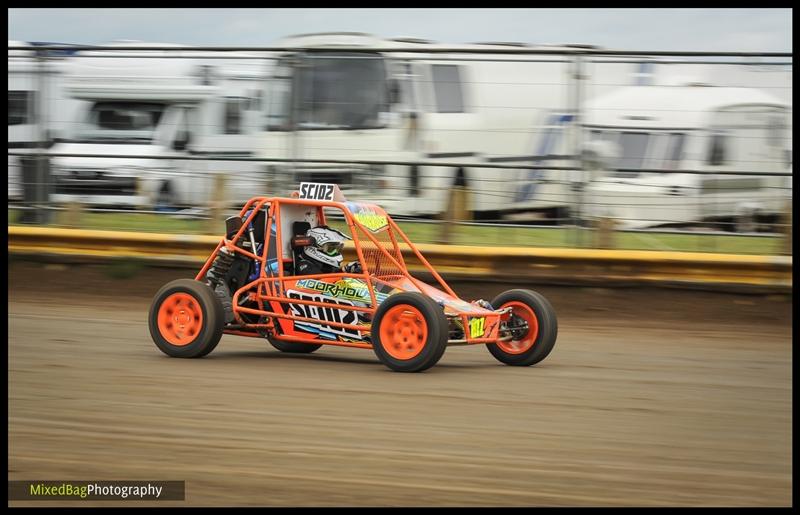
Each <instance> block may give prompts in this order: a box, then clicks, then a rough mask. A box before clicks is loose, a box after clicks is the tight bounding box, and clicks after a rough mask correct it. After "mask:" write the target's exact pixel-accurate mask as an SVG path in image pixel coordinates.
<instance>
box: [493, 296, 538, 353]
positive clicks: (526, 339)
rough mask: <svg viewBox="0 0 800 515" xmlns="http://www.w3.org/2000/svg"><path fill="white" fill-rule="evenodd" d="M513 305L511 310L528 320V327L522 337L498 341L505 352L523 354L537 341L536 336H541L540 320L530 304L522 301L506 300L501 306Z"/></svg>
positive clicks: (498, 344)
mask: <svg viewBox="0 0 800 515" xmlns="http://www.w3.org/2000/svg"><path fill="white" fill-rule="evenodd" d="M507 307H511V312H512V313H513V314H514V315H516V316H518V317H519V318H521V319H522V320H524V321H525V322H527V324H528V329H527V330H526V331H525V334H523V335H522V336H521V337H519V338H518V339H516V340H510V341H507V342H497V346H498V347H500V348H501V349H502V350H503V352H507V353H509V354H522V353H523V352H525V351H527V350H529V349H530V348H531V347H533V345H534V344H535V343H536V337H537V336H539V321H538V319H537V318H536V313H534V312H533V310H532V309H531V307H530V306H528V305H527V304H524V303H522V302H517V301H511V302H506V303H505V304H503V305H502V306H501V308H507Z"/></svg>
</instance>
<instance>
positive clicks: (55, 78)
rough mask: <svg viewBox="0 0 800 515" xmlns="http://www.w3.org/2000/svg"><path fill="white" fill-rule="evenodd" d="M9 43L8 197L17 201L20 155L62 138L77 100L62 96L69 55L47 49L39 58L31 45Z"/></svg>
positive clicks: (21, 189)
mask: <svg viewBox="0 0 800 515" xmlns="http://www.w3.org/2000/svg"><path fill="white" fill-rule="evenodd" d="M8 46H9V48H11V47H16V48H15V49H14V50H11V49H9V51H8V150H9V152H12V153H10V154H9V156H8V199H9V200H17V199H19V198H21V197H22V194H23V187H22V173H21V159H20V157H21V156H20V155H19V154H28V153H31V152H38V151H43V149H44V148H46V147H47V146H49V144H50V143H51V142H52V141H53V140H54V139H56V138H61V137H64V136H65V135H66V134H67V132H68V129H69V122H68V120H69V119H70V118H71V117H72V116H74V112H75V110H76V109H77V108H78V104H79V103H78V102H76V101H71V100H70V99H68V98H66V97H64V95H63V78H64V75H65V73H66V70H67V67H68V66H69V58H68V57H63V56H59V55H58V54H57V53H56V52H48V55H47V59H46V60H43V61H39V60H38V59H37V57H36V51H35V49H34V48H35V47H34V46H33V45H30V44H28V43H25V42H22V41H9V42H8ZM20 47H27V48H30V50H26V49H20Z"/></svg>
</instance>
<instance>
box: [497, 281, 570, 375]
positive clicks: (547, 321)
mask: <svg viewBox="0 0 800 515" xmlns="http://www.w3.org/2000/svg"><path fill="white" fill-rule="evenodd" d="M492 306H493V307H494V308H495V309H501V308H505V307H509V306H510V307H511V313H512V317H511V320H509V326H516V327H518V329H516V330H514V331H512V334H513V335H514V339H513V340H511V341H508V342H499V343H489V344H487V345H486V347H487V348H488V349H489V352H491V353H492V356H494V357H495V358H497V360H498V361H501V362H503V363H505V364H506V365H517V366H529V365H533V364H535V363H538V362H540V361H542V360H543V359H544V358H546V357H547V355H548V354H550V351H551V350H553V346H554V345H555V343H556V337H557V336H558V321H557V319H556V313H555V310H553V307H552V306H551V305H550V303H549V302H548V301H547V299H546V298H544V297H543V296H542V295H540V294H539V293H536V292H535V291H531V290H508V291H505V292H503V293H501V294H500V295H498V296H497V297H495V299H494V300H493V301H492Z"/></svg>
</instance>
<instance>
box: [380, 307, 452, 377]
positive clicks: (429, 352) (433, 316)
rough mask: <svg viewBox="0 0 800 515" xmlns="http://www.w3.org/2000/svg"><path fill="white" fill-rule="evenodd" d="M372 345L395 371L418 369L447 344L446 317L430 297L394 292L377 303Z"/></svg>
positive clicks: (426, 365)
mask: <svg viewBox="0 0 800 515" xmlns="http://www.w3.org/2000/svg"><path fill="white" fill-rule="evenodd" d="M371 335H372V348H373V350H374V351H375V354H376V355H377V356H378V359H379V360H380V361H381V363H383V364H384V365H386V366H387V367H389V368H391V369H392V370H394V371H396V372H421V371H423V370H426V369H428V368H430V367H432V366H433V365H435V364H436V363H437V362H438V361H439V360H440V359H441V357H442V355H443V354H444V351H445V348H446V347H447V318H446V317H445V316H444V311H443V310H442V308H441V307H440V306H439V305H438V304H436V302H434V301H433V300H432V299H431V298H430V297H426V296H425V295H422V294H421V293H417V292H404V293H397V294H394V295H392V296H390V297H389V298H388V299H386V300H385V301H383V303H382V304H381V305H380V307H378V310H377V311H376V312H375V318H374V319H373V321H372V331H371Z"/></svg>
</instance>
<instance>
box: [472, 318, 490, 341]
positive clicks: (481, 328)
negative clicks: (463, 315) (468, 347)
mask: <svg viewBox="0 0 800 515" xmlns="http://www.w3.org/2000/svg"><path fill="white" fill-rule="evenodd" d="M485 332H486V318H485V317H480V318H472V319H470V321H469V337H470V338H480V337H481V336H483V335H484V333H485Z"/></svg>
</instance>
